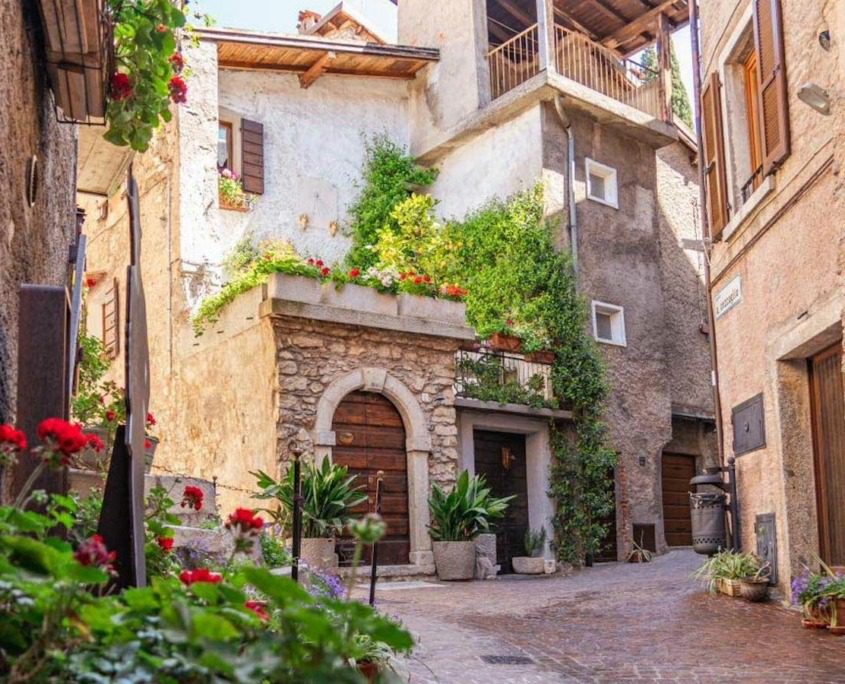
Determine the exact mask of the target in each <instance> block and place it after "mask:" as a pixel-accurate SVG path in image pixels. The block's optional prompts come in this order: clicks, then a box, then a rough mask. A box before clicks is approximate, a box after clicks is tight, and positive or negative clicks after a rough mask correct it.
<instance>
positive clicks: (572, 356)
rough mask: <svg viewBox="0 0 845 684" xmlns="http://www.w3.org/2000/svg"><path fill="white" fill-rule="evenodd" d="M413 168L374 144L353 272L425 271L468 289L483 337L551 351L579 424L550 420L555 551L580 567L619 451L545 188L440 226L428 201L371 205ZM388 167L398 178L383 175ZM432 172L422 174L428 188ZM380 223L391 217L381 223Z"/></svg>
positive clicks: (603, 514) (593, 541)
mask: <svg viewBox="0 0 845 684" xmlns="http://www.w3.org/2000/svg"><path fill="white" fill-rule="evenodd" d="M413 168H415V167H413V165H412V160H411V159H410V158H409V157H407V156H406V155H404V153H402V152H401V150H399V149H398V148H396V147H395V146H394V145H391V144H389V143H386V142H385V141H377V142H376V143H375V144H374V145H373V146H372V147H371V148H370V151H369V161H368V166H367V168H366V170H365V173H364V177H365V185H364V188H363V191H362V194H361V198H360V199H359V201H358V203H357V205H356V207H357V209H356V211H357V212H358V215H359V216H362V215H366V216H367V217H368V219H367V220H366V221H362V220H360V219H357V220H356V221H354V222H353V230H352V239H353V249H352V252H351V253H350V256H349V257H348V260H349V261H348V263H350V264H356V265H357V264H358V263H359V262H358V260H359V259H362V258H364V257H366V258H369V259H372V261H369V262H364V263H369V264H375V266H376V268H398V269H399V270H408V271H415V272H417V273H422V272H424V273H427V274H428V275H429V276H430V277H431V278H432V279H433V280H434V282H435V283H446V282H449V283H459V284H460V285H461V286H462V287H464V288H466V290H467V291H468V293H467V295H466V297H465V301H466V305H467V320H468V322H469V323H470V324H471V325H472V326H473V327H474V328H475V330H476V332H477V333H478V334H479V336H481V337H482V338H485V337H489V336H490V335H491V334H492V333H494V332H507V333H512V334H516V335H518V336H519V337H520V338H521V339H522V342H523V349H524V350H525V351H534V350H538V349H548V350H552V351H554V352H555V358H556V360H555V362H554V365H553V368H552V385H553V389H554V393H555V396H556V397H558V398H559V399H560V400H561V401H562V402H563V403H564V404H565V405H566V406H567V407H569V408H571V409H572V411H573V415H574V418H575V420H574V422H575V430H574V434H573V431H565V430H563V429H561V426H559V425H558V424H557V423H556V422H554V421H552V423H551V428H552V429H551V432H552V446H553V452H554V463H553V466H552V469H551V474H550V492H549V493H550V495H551V496H552V497H553V498H554V500H555V501H556V504H557V505H556V511H555V515H554V519H553V524H554V529H555V544H556V548H557V553H558V557H559V558H560V559H561V560H564V561H568V562H575V563H577V562H580V561H582V560H583V559H584V557H585V556H587V555H588V554H594V553H596V552H597V551H598V550H599V547H600V545H601V542H602V540H603V539H604V536H605V534H606V532H607V526H606V524H603V522H602V521H603V520H605V519H606V518H607V517H608V515H609V514H610V513H612V511H613V496H612V491H609V488H608V484H607V476H608V472H609V470H610V469H612V468H613V466H614V464H615V453H614V452H613V451H612V450H611V449H610V448H609V447H608V438H607V429H606V426H605V424H604V421H603V408H604V403H605V400H606V397H607V392H608V386H607V383H606V381H605V376H604V367H603V363H602V361H601V358H600V355H599V352H598V350H597V349H596V345H595V342H594V341H593V339H592V337H590V335H589V334H588V332H587V330H588V326H587V307H586V304H585V302H584V300H583V299H582V298H581V297H580V296H579V295H578V293H577V291H576V286H575V285H576V282H575V274H574V271H573V268H572V261H571V255H570V253H569V252H568V251H565V250H559V249H556V247H555V234H556V232H557V231H556V228H557V227H556V226H555V225H551V224H549V223H548V222H547V221H546V220H545V218H544V216H543V191H542V187H541V186H540V185H538V186H536V187H534V188H532V189H530V190H527V191H525V192H522V193H519V194H517V195H516V196H514V197H513V198H511V199H509V200H508V201H492V202H490V203H488V204H486V205H485V206H483V207H482V208H480V209H478V210H477V211H475V212H473V213H471V214H470V215H469V216H468V217H466V218H465V219H464V220H462V221H449V222H446V223H445V224H441V223H439V222H438V221H437V220H436V219H435V216H434V208H435V202H434V200H433V199H432V198H430V197H426V196H421V195H415V194H413V193H411V194H408V193H407V191H404V192H398V191H396V192H394V193H393V195H392V198H393V199H392V202H393V203H392V204H391V203H390V201H388V199H387V198H380V199H378V200H376V199H375V197H376V195H377V194H378V188H377V187H376V186H375V185H374V183H375V182H378V183H380V184H384V185H386V186H387V187H389V188H391V189H392V190H397V188H398V185H399V184H398V183H397V182H396V181H397V179H398V178H400V177H402V178H406V179H407V172H408V169H413ZM385 169H392V170H397V169H402V171H401V172H399V173H394V172H391V173H388V174H385V173H384V170H385ZM434 173H436V172H429V174H430V175H429V176H428V177H429V178H431V179H432V180H433V178H434ZM386 177H387V178H389V179H391V182H390V183H388V182H386ZM402 187H405V186H404V185H403V186H402ZM364 208H366V211H364ZM378 217H386V218H383V220H382V223H381V225H378V224H377V223H376V221H377V220H378ZM362 255H363V256H362Z"/></svg>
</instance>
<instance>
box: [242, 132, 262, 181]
mask: <svg viewBox="0 0 845 684" xmlns="http://www.w3.org/2000/svg"><path fill="white" fill-rule="evenodd" d="M241 180H242V181H243V184H244V190H245V191H246V192H251V193H253V194H255V195H262V194H264V126H263V125H262V124H260V123H258V122H257V121H249V120H248V119H241Z"/></svg>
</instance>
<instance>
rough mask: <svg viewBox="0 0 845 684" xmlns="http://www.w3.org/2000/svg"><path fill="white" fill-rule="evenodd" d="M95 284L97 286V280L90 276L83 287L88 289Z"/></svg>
mask: <svg viewBox="0 0 845 684" xmlns="http://www.w3.org/2000/svg"><path fill="white" fill-rule="evenodd" d="M96 284H97V279H96V278H94V277H92V276H88V277H87V278H86V279H85V287H89V288H90V287H94V286H95V285H96Z"/></svg>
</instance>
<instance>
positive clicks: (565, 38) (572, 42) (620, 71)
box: [555, 26, 661, 118]
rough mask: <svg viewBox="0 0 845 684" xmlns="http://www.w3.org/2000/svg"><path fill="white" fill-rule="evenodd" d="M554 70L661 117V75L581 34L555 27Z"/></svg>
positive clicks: (656, 116)
mask: <svg viewBox="0 0 845 684" xmlns="http://www.w3.org/2000/svg"><path fill="white" fill-rule="evenodd" d="M555 66H556V68H557V71H558V73H560V74H561V75H563V76H566V77H567V78H570V79H572V80H573V81H577V82H578V83H581V84H582V85H585V86H587V87H588V88H592V89H593V90H595V91H598V92H600V93H602V94H604V95H607V96H608V97H612V98H613V99H614V100H616V101H617V102H622V103H623V104H626V105H630V106H631V107H636V108H637V109H639V110H640V111H643V112H645V113H646V114H651V115H652V116H653V117H655V118H660V116H661V105H660V79H659V78H658V73H657V72H656V71H653V70H652V69H649V68H648V67H646V66H643V65H642V64H638V63H637V62H634V61H632V60H630V59H620V58H619V57H617V56H616V54H614V53H613V52H612V51H611V50H608V49H607V48H605V47H604V46H602V45H599V44H598V43H594V42H593V41H591V40H590V39H589V38H587V37H586V36H584V35H583V34H581V33H577V32H575V31H570V30H568V29H566V28H564V27H562V26H555Z"/></svg>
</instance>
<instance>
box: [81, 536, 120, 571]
mask: <svg viewBox="0 0 845 684" xmlns="http://www.w3.org/2000/svg"><path fill="white" fill-rule="evenodd" d="M73 557H74V558H75V559H76V561H77V562H78V563H80V564H81V565H85V566H91V567H95V568H103V570H108V571H110V572H111V571H112V563H114V561H115V559H116V558H117V552H115V551H109V550H108V549H107V548H106V543H105V541H103V538H102V537H101V536H100V535H99V534H95V535H94V536H93V537H90V538H89V539H86V540H85V541H84V542H82V543H81V544H80V545H79V548H78V549H77V550H76V553H74V554H73Z"/></svg>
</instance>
